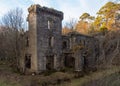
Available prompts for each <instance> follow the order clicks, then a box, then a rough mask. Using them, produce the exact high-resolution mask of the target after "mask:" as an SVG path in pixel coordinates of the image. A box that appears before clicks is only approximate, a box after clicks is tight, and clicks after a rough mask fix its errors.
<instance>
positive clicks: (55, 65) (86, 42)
mask: <svg viewBox="0 0 120 86" xmlns="http://www.w3.org/2000/svg"><path fill="white" fill-rule="evenodd" d="M28 11H29V14H28V26H29V31H28V34H27V37H28V39H29V40H28V39H27V43H28V44H29V46H27V47H25V48H26V49H25V52H24V55H22V56H23V57H22V59H24V60H25V58H26V57H27V59H26V60H25V61H24V62H22V64H21V65H22V68H23V69H24V70H25V71H26V72H35V73H41V72H44V71H48V70H60V69H63V68H65V67H68V68H72V69H74V70H75V71H84V70H86V69H92V68H95V64H96V56H97V55H96V53H97V54H98V52H97V51H96V49H97V50H98V47H97V46H98V43H97V42H96V41H97V40H96V39H95V38H94V37H92V36H86V35H83V34H79V33H76V32H71V33H69V34H67V35H64V36H63V35H62V19H63V13H62V12H61V11H57V10H55V9H51V8H47V7H42V6H40V5H38V4H37V5H31V7H29V8H28ZM94 45H96V46H94ZM26 55H27V56H26ZM26 62H29V65H27V66H23V65H24V64H26ZM28 67H29V68H28Z"/></svg>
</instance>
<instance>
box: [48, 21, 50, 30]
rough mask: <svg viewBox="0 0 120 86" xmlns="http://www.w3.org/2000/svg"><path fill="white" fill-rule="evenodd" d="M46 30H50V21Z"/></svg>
mask: <svg viewBox="0 0 120 86" xmlns="http://www.w3.org/2000/svg"><path fill="white" fill-rule="evenodd" d="M48 29H50V21H49V20H48Z"/></svg>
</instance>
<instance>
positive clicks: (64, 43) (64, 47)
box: [63, 41, 67, 49]
mask: <svg viewBox="0 0 120 86" xmlns="http://www.w3.org/2000/svg"><path fill="white" fill-rule="evenodd" d="M66 48H67V42H66V41H63V49H66Z"/></svg>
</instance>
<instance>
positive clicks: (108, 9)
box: [95, 2, 120, 29]
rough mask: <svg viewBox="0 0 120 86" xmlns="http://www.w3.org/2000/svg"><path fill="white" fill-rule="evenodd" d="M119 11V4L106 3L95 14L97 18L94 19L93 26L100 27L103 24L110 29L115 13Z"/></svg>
mask: <svg viewBox="0 0 120 86" xmlns="http://www.w3.org/2000/svg"><path fill="white" fill-rule="evenodd" d="M119 9H120V4H117V3H114V2H108V3H106V4H105V5H104V6H103V7H101V9H100V10H99V11H98V12H97V14H98V16H97V18H96V19H95V25H96V26H97V27H98V26H99V27H101V26H102V25H103V24H105V25H106V27H107V28H109V29H111V28H112V24H113V23H114V17H115V13H116V11H118V10H119Z"/></svg>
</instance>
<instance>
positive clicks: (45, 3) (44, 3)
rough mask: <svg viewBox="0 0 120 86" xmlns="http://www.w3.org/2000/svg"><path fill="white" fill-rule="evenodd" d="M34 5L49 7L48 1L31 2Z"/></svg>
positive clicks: (33, 0) (36, 0) (37, 0)
mask: <svg viewBox="0 0 120 86" xmlns="http://www.w3.org/2000/svg"><path fill="white" fill-rule="evenodd" d="M31 1H32V2H33V3H34V4H40V5H41V6H49V5H50V4H49V2H50V0H31Z"/></svg>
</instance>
